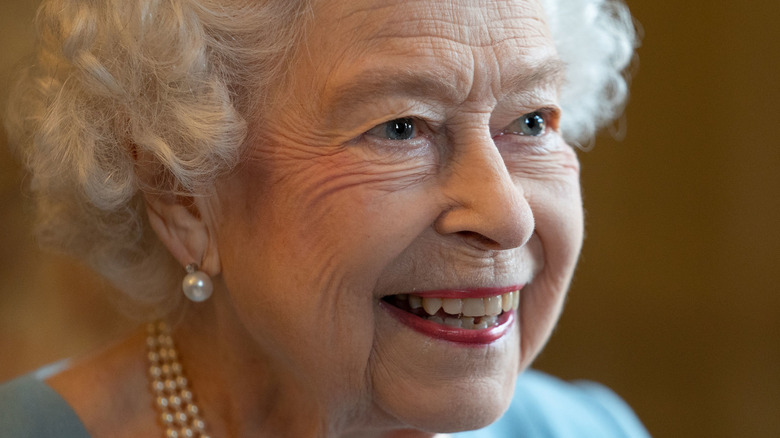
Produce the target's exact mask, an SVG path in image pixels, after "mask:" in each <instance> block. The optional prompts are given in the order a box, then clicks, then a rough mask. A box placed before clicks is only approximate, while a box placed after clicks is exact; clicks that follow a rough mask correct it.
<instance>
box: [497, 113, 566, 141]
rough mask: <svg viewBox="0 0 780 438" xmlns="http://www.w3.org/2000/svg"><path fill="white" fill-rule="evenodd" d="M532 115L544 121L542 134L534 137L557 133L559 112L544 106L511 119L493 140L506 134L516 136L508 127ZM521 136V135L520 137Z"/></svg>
mask: <svg viewBox="0 0 780 438" xmlns="http://www.w3.org/2000/svg"><path fill="white" fill-rule="evenodd" d="M532 114H538V115H540V116H541V117H542V118H543V119H544V132H543V133H542V134H540V135H538V136H535V137H537V138H538V137H543V136H545V135H547V134H548V133H549V132H557V131H558V125H559V122H560V114H561V110H560V108H558V107H557V106H546V107H541V108H538V109H535V110H533V111H529V112H527V113H524V114H523V115H521V116H520V117H517V118H515V119H512V121H511V122H509V123H508V124H507V125H505V126H504V127H503V128H501V130H500V131H498V132H497V133H496V134H495V135H493V137H494V138H496V137H500V136H503V135H506V134H515V135H517V134H516V131H512V130H510V127H511V126H512V125H513V124H515V123H517V122H518V121H521V120H522V119H524V118H525V117H528V116H530V115H532ZM521 136H522V135H521Z"/></svg>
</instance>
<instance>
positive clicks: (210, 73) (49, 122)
mask: <svg viewBox="0 0 780 438" xmlns="http://www.w3.org/2000/svg"><path fill="white" fill-rule="evenodd" d="M309 1H310V0H297V1H296V0H265V1H259V0H134V1H125V0H103V1H92V0H48V1H46V2H45V3H44V4H43V5H42V6H41V8H40V9H39V11H38V15H37V17H36V25H37V30H38V34H39V41H38V52H37V57H36V61H35V62H34V63H33V65H32V66H31V67H29V68H28V69H26V70H25V71H23V73H22V75H21V78H20V80H19V81H18V83H17V86H16V87H15V89H14V90H13V92H12V95H11V97H10V101H9V106H8V112H7V115H6V129H7V131H8V132H9V136H10V139H11V143H12V144H13V145H15V147H16V149H17V150H18V152H19V154H20V156H21V157H22V159H23V160H24V162H25V165H26V166H27V168H28V169H29V171H30V174H31V179H30V189H31V191H32V192H33V194H34V195H35V199H36V200H37V204H38V205H37V207H38V214H39V222H38V235H39V238H40V241H41V243H42V244H43V245H44V246H48V247H50V248H53V249H57V250H60V251H62V252H65V253H67V254H71V255H74V256H76V257H77V258H79V259H82V260H84V261H85V262H87V263H88V264H89V265H91V266H92V267H93V268H94V269H96V270H97V271H98V272H100V273H101V274H103V275H104V276H106V277H107V278H108V279H109V280H111V281H112V282H113V283H114V284H115V285H116V286H117V287H118V288H119V289H121V290H123V291H124V292H126V293H127V294H128V295H129V296H130V297H132V298H133V299H134V301H136V302H138V303H140V304H144V305H147V306H149V307H150V308H156V309H158V311H165V310H166V309H167V308H169V306H170V305H173V302H174V301H172V297H174V296H178V294H172V293H165V291H174V290H176V289H175V282H176V281H177V276H176V275H175V273H177V272H178V271H179V270H180V268H179V267H178V266H177V265H176V263H175V261H174V260H173V259H172V257H171V256H170V255H169V254H168V252H167V250H166V249H165V248H164V247H163V246H162V244H161V243H160V241H159V240H158V239H157V238H156V236H155V235H154V233H153V231H151V228H150V227H149V225H148V223H147V218H146V212H145V204H144V201H143V198H142V193H143V191H146V190H158V191H162V192H172V193H196V192H197V191H198V188H200V187H204V186H206V185H208V184H210V183H212V182H213V181H214V179H215V178H217V177H218V176H219V175H222V174H224V173H225V172H228V171H229V170H230V169H231V168H233V167H234V166H235V165H236V164H237V162H238V160H239V158H240V153H241V146H242V145H243V144H244V142H245V140H246V137H247V132H248V128H247V122H246V120H247V119H249V118H250V117H252V116H255V115H258V114H261V113H262V107H263V106H264V103H266V101H267V99H268V93H266V91H268V90H270V87H273V86H274V85H275V84H277V83H278V81H280V80H282V78H283V77H284V72H285V67H286V65H285V62H286V61H287V60H289V59H291V58H292V54H293V51H294V50H295V49H296V47H297V46H298V45H299V42H300V40H301V38H302V34H303V31H304V29H305V21H306V19H308V18H310V17H309V11H310V9H309ZM228 3H229V4H228ZM542 3H543V4H544V6H545V8H546V10H547V12H548V21H549V23H550V27H551V30H552V33H553V38H554V40H555V43H556V46H557V48H558V51H559V54H560V56H561V58H562V59H563V60H564V62H566V63H567V83H566V85H565V88H564V90H563V94H562V105H563V109H564V114H565V119H563V120H562V130H563V132H564V135H565V136H566V137H567V138H568V139H569V140H574V141H576V140H578V139H580V140H581V139H587V138H590V137H591V136H592V135H594V133H595V131H596V129H597V128H598V127H600V126H602V125H603V124H604V123H607V122H608V121H610V120H612V119H613V118H614V117H615V116H616V115H617V114H619V113H620V111H621V110H622V105H623V102H624V100H625V97H626V94H627V86H626V81H625V79H624V77H623V76H622V74H621V73H622V70H623V69H624V68H625V67H626V65H627V64H628V62H629V61H630V60H631V57H632V55H633V50H634V47H635V37H634V32H633V25H632V22H631V17H630V15H629V13H628V11H627V9H626V8H625V6H624V5H623V4H622V3H620V2H619V1H618V0H542ZM138 152H143V155H142V156H145V157H146V156H148V157H153V159H154V162H152V163H143V164H142V165H144V166H146V165H148V166H151V167H152V168H154V169H155V170H156V172H155V175H157V177H156V179H155V181H154V184H152V185H153V186H154V187H151V186H149V185H148V184H145V183H144V181H143V179H142V178H139V176H138V175H137V173H136V171H135V169H134V166H135V161H136V159H137V157H138V156H141V155H138ZM166 303H167V305H166Z"/></svg>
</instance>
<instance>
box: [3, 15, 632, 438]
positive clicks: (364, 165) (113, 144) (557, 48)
mask: <svg viewBox="0 0 780 438" xmlns="http://www.w3.org/2000/svg"><path fill="white" fill-rule="evenodd" d="M630 23H631V21H630V16H629V15H628V13H627V11H626V10H625V9H624V7H623V6H622V5H621V4H618V3H615V2H612V1H608V0H480V1H466V0H436V1H433V0H397V1H387V0H296V1H293V0H137V1H125V0H105V1H92V0H51V1H47V2H46V3H45V4H44V5H43V6H42V7H41V9H40V11H39V14H38V18H37V25H38V31H39V35H40V39H39V46H38V52H37V58H36V62H35V63H33V64H32V66H31V67H30V68H29V69H28V70H27V71H26V72H25V73H24V75H23V78H22V79H21V80H20V82H19V84H18V86H17V87H16V89H15V94H14V96H12V99H11V106H10V109H9V112H8V120H7V127H8V131H9V132H10V133H11V136H12V141H13V143H14V144H15V145H16V147H17V149H18V152H19V154H20V155H21V156H22V157H23V159H24V161H25V163H26V164H27V166H28V167H29V170H30V172H31V176H30V183H31V191H32V193H34V195H35V197H36V199H37V202H38V210H39V214H40V230H39V231H40V236H41V240H42V241H43V242H44V243H45V244H47V245H48V246H51V247H54V248H56V249H58V250H61V251H65V252H67V253H70V254H73V255H74V256H76V257H78V258H80V259H82V260H84V261H86V262H87V263H89V264H90V265H91V266H93V267H94V268H95V269H96V270H97V271H99V272H100V273H102V274H103V275H105V276H106V277H107V278H109V279H110V280H111V281H112V282H113V283H114V284H115V285H116V286H117V287H118V288H119V289H121V290H122V291H124V292H125V293H126V294H127V295H128V296H129V297H131V298H132V300H133V301H134V302H135V303H136V304H137V305H138V307H137V310H136V313H137V314H140V315H142V317H143V318H144V319H146V320H148V321H155V322H151V323H150V324H149V325H148V327H144V328H139V330H138V331H137V332H136V333H135V334H133V335H132V336H130V337H128V338H127V339H124V340H122V341H120V342H118V343H116V344H115V345H112V346H110V347H109V348H107V349H105V350H103V351H101V352H99V353H96V354H95V355H93V356H91V357H88V358H85V359H82V360H77V361H72V362H69V363H67V364H66V365H65V366H60V367H59V369H58V370H56V372H51V371H49V372H48V373H41V372H39V373H37V374H31V375H29V376H26V377H23V378H20V379H18V380H15V381H13V382H11V383H8V384H6V385H5V387H4V388H3V389H2V391H0V392H1V393H2V395H1V396H0V412H2V414H0V417H3V418H4V419H3V421H0V423H3V425H2V428H3V430H4V432H3V433H4V435H3V436H9V435H8V434H9V433H10V436H12V437H15V436H38V437H40V436H49V435H47V434H51V436H57V437H68V438H73V437H78V438H84V437H94V438H99V437H163V436H165V437H177V436H178V437H192V436H200V437H206V436H213V437H244V436H247V437H249V436H251V437H430V436H434V435H435V434H436V433H452V432H458V431H466V430H475V429H480V428H486V429H483V430H482V431H478V432H473V433H472V435H469V436H513V437H514V436H523V437H532V436H567V437H570V436H580V435H581V436H599V437H608V436H644V434H645V432H644V430H643V429H642V427H641V425H639V422H638V421H637V420H636V419H635V417H633V414H632V413H631V412H630V409H628V408H627V407H626V406H625V405H624V404H622V402H621V401H620V400H619V399H617V398H616V397H615V396H614V395H611V393H609V392H608V391H607V390H605V389H603V388H601V387H597V386H595V385H590V386H569V385H568V384H564V383H563V382H560V381H557V380H554V379H552V378H550V377H547V376H544V375H541V374H539V373H537V372H534V371H527V372H524V370H526V368H527V367H528V366H529V364H530V363H531V362H532V361H533V359H534V358H535V357H536V355H537V354H538V353H539V351H540V349H541V348H542V347H543V345H544V344H545V342H546V340H547V338H548V336H549V335H550V332H551V330H552V328H553V326H554V325H555V322H556V320H557V318H558V316H559V313H560V311H561V306H562V303H563V300H564V297H565V295H566V290H567V287H568V285H569V282H570V280H571V277H572V272H573V271H574V267H575V264H576V261H577V257H578V253H579V250H580V246H581V242H582V238H583V219H582V205H581V199H580V187H579V182H578V179H579V167H578V161H577V157H576V154H575V152H574V150H573V148H572V147H571V146H570V145H571V144H576V141H578V140H580V141H581V140H583V139H584V140H587V139H588V138H589V137H590V136H592V135H593V133H594V130H595V129H596V128H598V127H599V126H600V125H602V124H603V123H604V122H607V121H609V120H610V119H611V118H612V117H614V116H615V115H616V114H617V112H619V110H620V106H621V104H622V101H623V99H624V97H625V94H626V93H625V81H624V80H623V78H622V76H621V70H622V69H623V68H624V67H625V65H626V64H627V62H628V61H629V60H630V58H631V56H632V52H633V46H634V41H633V33H632V27H631V24H630ZM182 278H183V281H182ZM185 297H186V298H185ZM518 373H522V374H521V376H520V377H519V378H518ZM513 396H514V402H512V400H513ZM510 403H512V407H511V409H510V410H509V412H508V413H507V414H506V415H505V416H504V417H503V419H502V420H501V421H500V422H498V423H496V424H493V425H491V423H494V422H495V421H496V420H497V419H498V418H499V417H501V416H502V414H504V413H505V412H506V411H507V409H508V408H509V407H510ZM9 431H10V432H9ZM480 433H481V434H484V435H477V434H480ZM501 433H504V435H501ZM537 434H538V435H537Z"/></svg>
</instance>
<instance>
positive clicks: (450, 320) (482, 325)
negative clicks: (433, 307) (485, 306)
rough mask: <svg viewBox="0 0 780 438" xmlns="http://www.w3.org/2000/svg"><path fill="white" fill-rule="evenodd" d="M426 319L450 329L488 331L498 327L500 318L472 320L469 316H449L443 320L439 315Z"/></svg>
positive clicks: (487, 317) (483, 317)
mask: <svg viewBox="0 0 780 438" xmlns="http://www.w3.org/2000/svg"><path fill="white" fill-rule="evenodd" d="M425 319H427V320H428V321H431V322H435V323H436V324H443V325H446V326H449V327H456V328H464V329H470V330H480V329H486V328H488V327H493V326H495V325H498V317H497V316H482V317H479V316H478V317H476V318H472V317H469V316H461V317H457V316H451V317H450V316H448V317H445V318H442V317H440V316H438V315H433V316H428V317H426V318H425Z"/></svg>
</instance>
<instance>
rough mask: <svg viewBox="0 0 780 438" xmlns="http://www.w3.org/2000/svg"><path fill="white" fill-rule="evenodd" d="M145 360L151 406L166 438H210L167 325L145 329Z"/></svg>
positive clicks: (152, 324) (151, 325) (153, 324)
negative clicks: (156, 413)
mask: <svg viewBox="0 0 780 438" xmlns="http://www.w3.org/2000/svg"><path fill="white" fill-rule="evenodd" d="M146 347H147V350H148V352H147V358H148V359H149V378H150V381H151V389H152V394H153V395H154V406H155V408H156V409H157V412H158V413H159V415H160V417H159V418H160V421H161V422H162V425H163V427H165V437H166V438H210V436H209V435H208V434H207V433H206V423H204V422H203V419H202V418H201V417H200V409H198V406H197V405H196V404H195V402H194V401H193V396H192V391H190V390H189V387H188V385H187V378H186V377H184V373H183V371H182V366H181V364H180V363H179V361H178V356H179V355H178V353H177V352H176V348H175V347H174V345H173V339H172V338H171V332H170V329H169V328H168V325H167V324H165V323H164V322H162V321H158V322H153V323H150V324H149V325H148V326H147V337H146Z"/></svg>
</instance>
